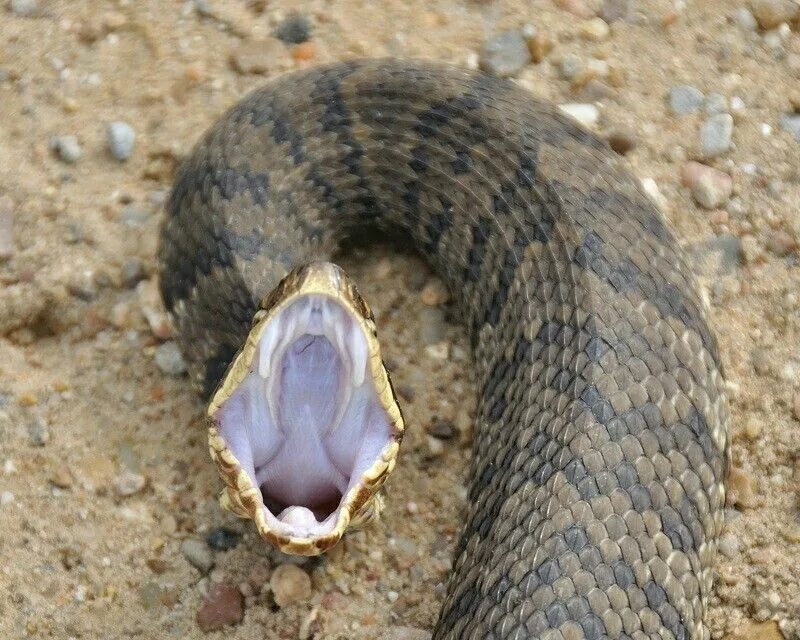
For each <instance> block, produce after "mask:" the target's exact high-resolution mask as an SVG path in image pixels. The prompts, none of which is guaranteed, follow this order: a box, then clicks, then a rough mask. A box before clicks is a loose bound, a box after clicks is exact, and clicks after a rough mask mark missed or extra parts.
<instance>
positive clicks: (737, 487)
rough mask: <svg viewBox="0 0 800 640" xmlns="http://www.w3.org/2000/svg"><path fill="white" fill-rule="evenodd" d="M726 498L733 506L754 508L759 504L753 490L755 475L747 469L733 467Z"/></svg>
mask: <svg viewBox="0 0 800 640" xmlns="http://www.w3.org/2000/svg"><path fill="white" fill-rule="evenodd" d="M726 500H727V502H728V504H730V505H733V506H739V507H742V508H744V509H752V508H754V507H755V506H756V505H757V500H756V496H755V493H754V490H753V476H752V475H751V474H750V473H748V472H747V471H744V470H742V469H739V468H737V467H733V468H732V469H731V470H730V474H729V476H728V494H727V496H726Z"/></svg>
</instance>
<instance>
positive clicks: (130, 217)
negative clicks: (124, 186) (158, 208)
mask: <svg viewBox="0 0 800 640" xmlns="http://www.w3.org/2000/svg"><path fill="white" fill-rule="evenodd" d="M150 216H151V213H150V212H149V211H148V210H147V209H143V208H142V207H137V206H136V205H135V204H129V205H126V206H124V207H123V208H122V211H120V212H119V218H118V220H119V222H120V224H124V225H127V226H129V227H139V226H141V225H143V224H144V223H145V222H147V221H148V220H149V219H150Z"/></svg>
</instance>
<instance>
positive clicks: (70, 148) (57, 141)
mask: <svg viewBox="0 0 800 640" xmlns="http://www.w3.org/2000/svg"><path fill="white" fill-rule="evenodd" d="M50 149H51V150H52V151H53V152H55V154H56V155H57V156H58V157H59V159H60V160H61V161H62V162H66V163H67V164H75V163H76V162H77V161H78V160H79V159H80V157H81V153H82V150H81V145H80V144H78V139H77V138H76V137H75V136H53V137H52V138H50Z"/></svg>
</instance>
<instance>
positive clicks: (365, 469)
mask: <svg viewBox="0 0 800 640" xmlns="http://www.w3.org/2000/svg"><path fill="white" fill-rule="evenodd" d="M251 335H252V336H253V343H252V344H253V348H252V349H251V350H250V353H251V359H250V362H249V366H248V368H247V371H246V372H244V373H243V374H240V375H239V376H238V377H240V378H241V380H240V381H239V382H238V384H237V385H236V386H235V388H234V389H233V391H231V392H230V393H229V394H228V395H227V397H226V398H224V399H223V400H222V401H221V402H220V403H219V406H218V407H217V408H216V410H215V412H214V413H213V414H212V417H213V419H214V422H215V423H216V428H217V430H218V433H219V436H221V438H222V439H223V440H224V442H225V445H226V447H227V449H228V450H229V451H230V452H231V453H232V454H233V456H235V458H236V461H238V464H239V466H240V468H241V470H242V471H244V472H245V473H246V474H247V476H248V478H249V480H250V484H251V486H252V487H257V488H258V489H259V491H260V494H261V503H262V504H261V505H259V507H260V508H261V509H263V516H264V520H265V522H266V527H267V529H268V530H269V531H270V532H271V533H272V534H276V535H277V536H279V537H281V538H294V539H298V538H300V539H314V538H320V537H325V536H331V534H334V533H335V532H337V531H339V530H340V529H343V528H346V526H347V524H348V523H349V521H350V519H351V518H352V517H353V516H355V515H357V511H358V509H359V508H360V507H362V506H363V504H364V502H365V499H366V498H368V497H371V495H372V494H373V493H374V492H375V491H377V488H378V487H377V483H376V482H375V480H376V478H377V477H378V476H382V475H384V474H385V473H387V466H388V465H387V462H388V461H389V458H391V463H392V464H391V466H392V467H393V466H394V464H393V462H394V461H393V456H394V453H396V447H397V443H396V440H397V437H396V435H397V434H396V429H395V423H396V419H394V420H393V417H392V415H391V411H388V410H387V400H386V389H385V388H382V387H383V385H381V382H380V378H381V376H377V378H378V380H379V381H378V383H377V384H376V382H375V380H376V375H374V374H375V372H374V371H373V361H374V360H375V359H376V358H377V360H378V362H380V355H379V354H378V353H377V352H376V351H377V346H376V345H377V342H376V341H375V342H374V343H373V341H374V338H373V337H372V336H371V335H368V333H367V332H366V331H365V328H364V326H363V323H362V320H361V318H359V317H358V316H357V315H356V314H355V313H354V312H353V311H352V310H350V309H348V308H346V306H345V305H343V304H342V303H341V301H340V300H339V299H337V298H334V297H329V296H327V295H323V294H317V293H314V294H304V295H299V296H296V297H295V298H294V299H293V300H292V301H290V302H289V303H288V304H286V305H284V306H283V307H281V308H280V309H279V310H278V311H277V312H275V313H274V314H273V315H272V316H271V317H270V318H269V319H268V320H267V322H266V324H265V325H263V326H262V328H261V330H260V334H251ZM237 365H238V363H237V364H236V365H234V366H237ZM377 370H378V371H380V372H382V371H383V368H382V364H380V368H379V369H377ZM388 470H389V471H390V470H391V469H388ZM381 481H382V480H381ZM357 503H358V504H357ZM345 511H346V513H343V512H345ZM250 516H251V517H253V515H252V514H250ZM338 535H341V531H339V534H338ZM338 535H337V539H338Z"/></svg>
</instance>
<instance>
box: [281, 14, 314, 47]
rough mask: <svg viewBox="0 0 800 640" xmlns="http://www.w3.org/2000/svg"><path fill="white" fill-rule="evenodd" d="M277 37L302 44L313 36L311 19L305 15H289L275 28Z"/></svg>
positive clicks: (291, 42)
mask: <svg viewBox="0 0 800 640" xmlns="http://www.w3.org/2000/svg"><path fill="white" fill-rule="evenodd" d="M275 37H276V38H278V40H282V41H283V42H286V43H288V44H300V43H301V42H305V41H306V40H309V39H310V38H311V21H310V20H309V19H308V18H306V17H305V16H301V15H298V14H292V15H290V16H287V17H286V18H284V19H283V20H281V22H280V23H279V24H278V26H277V27H276V28H275Z"/></svg>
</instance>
